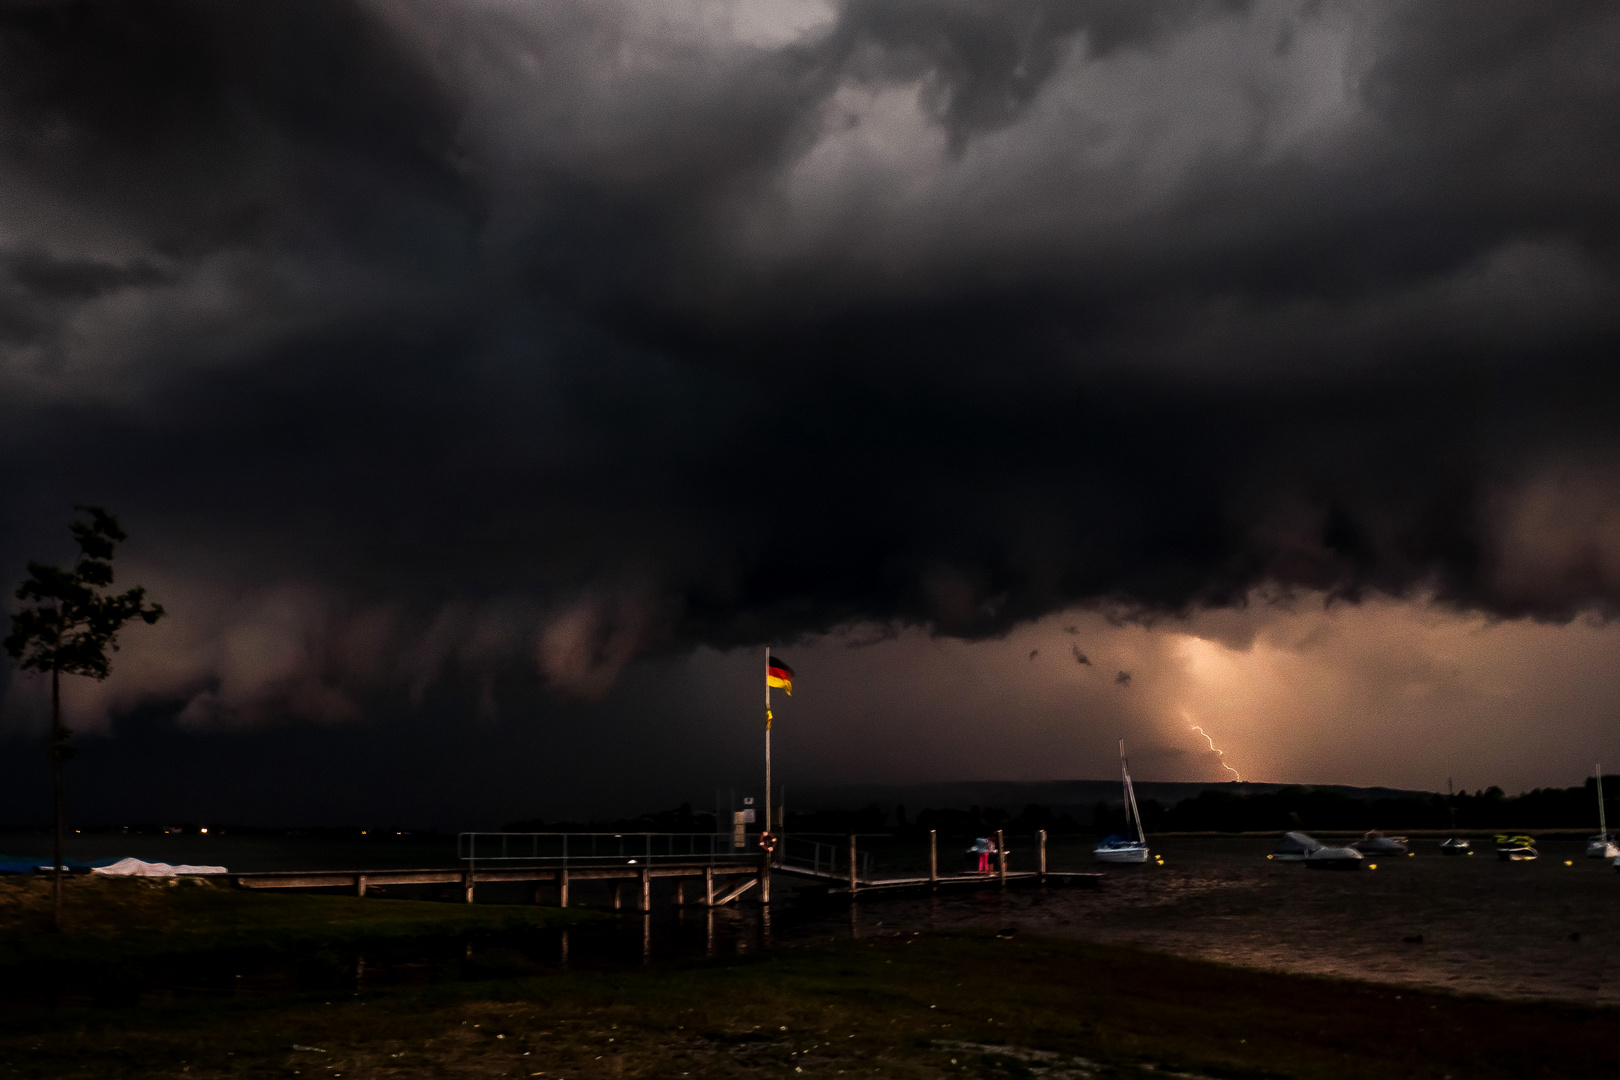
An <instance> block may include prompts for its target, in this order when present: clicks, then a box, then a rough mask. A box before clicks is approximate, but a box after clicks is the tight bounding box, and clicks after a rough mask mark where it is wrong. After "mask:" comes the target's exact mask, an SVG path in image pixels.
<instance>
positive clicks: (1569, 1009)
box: [0, 890, 1620, 1080]
mask: <svg viewBox="0 0 1620 1080" xmlns="http://www.w3.org/2000/svg"><path fill="white" fill-rule="evenodd" d="M201 892H202V890H199V891H198V894H199V895H200V894H201ZM161 895H162V894H160V896H161ZM226 896H227V900H226V901H225V902H226V903H229V902H231V901H230V899H229V894H226ZM182 897H186V898H185V899H184V900H182V899H181V898H182ZM174 899H175V902H176V903H181V904H189V903H192V902H193V901H192V900H191V898H190V897H188V896H186V894H184V893H178V892H177V893H175V894H174ZM286 900H288V901H301V900H308V901H320V903H319V904H317V905H314V906H312V907H311V908H310V910H311V911H314V910H316V908H319V909H320V910H321V911H322V912H323V916H322V917H324V918H325V919H326V920H327V922H328V923H337V924H341V923H343V922H344V921H346V918H348V917H352V918H353V919H355V920H357V921H358V922H366V921H368V920H372V919H384V920H385V921H387V920H388V919H390V918H392V917H391V916H388V915H386V914H382V915H377V914H372V912H371V911H370V910H367V909H368V908H377V909H386V908H388V907H391V906H393V905H396V904H398V905H402V909H403V908H409V907H416V906H418V905H414V904H409V903H408V902H404V901H388V900H381V901H377V900H364V901H361V900H352V899H348V898H342V897H288V898H286ZM209 902H211V901H209ZM159 906H161V902H159ZM302 906H303V905H302V904H297V903H294V904H291V907H292V908H299V907H302ZM430 906H435V907H440V908H441V909H443V910H444V914H445V917H446V918H461V917H478V918H486V919H496V920H499V919H515V918H518V917H519V916H517V915H515V914H514V913H516V912H532V913H535V914H534V915H531V916H530V917H545V916H543V915H541V914H540V911H542V910H543V909H538V910H537V909H533V908H506V909H503V908H498V907H494V906H491V907H489V908H486V909H484V911H483V912H478V914H477V915H476V916H463V915H462V914H457V915H455V916H452V915H451V914H450V912H451V911H452V910H454V911H456V912H458V913H464V912H465V911H466V909H465V908H464V907H463V906H461V905H430ZM345 909H346V910H345ZM267 910H268V909H267ZM474 910H475V912H476V911H477V909H474ZM553 914H554V915H555V914H557V913H553ZM312 918H313V917H311V919H304V920H301V921H299V920H294V921H298V922H299V925H302V926H303V927H304V931H302V932H308V929H309V922H310V921H312ZM30 933H33V932H32V931H30ZM4 936H5V937H11V936H12V933H10V932H8V933H6V934H5V935H4ZM10 975H11V973H8V972H3V971H0V977H5V978H9V977H10ZM1175 1073H1181V1074H1184V1075H1185V1074H1192V1075H1195V1076H1205V1077H1301V1078H1307V1077H1368V1078H1373V1077H1377V1078H1386V1077H1432V1078H1434V1080H1443V1078H1445V1077H1452V1078H1454V1080H1463V1078H1465V1077H1468V1078H1474V1077H1504V1078H1506V1077H1514V1078H1524V1077H1588V1076H1590V1077H1598V1076H1615V1075H1620V1013H1617V1012H1614V1011H1608V1010H1595V1009H1582V1008H1579V1007H1575V1006H1568V1005H1550V1004H1517V1003H1510V1002H1502V1001H1491V1000H1482V999H1469V998H1456V997H1450V996H1447V995H1443V994H1430V993H1422V992H1413V991H1411V990H1407V989H1404V988H1392V987H1379V986H1371V985H1364V984H1354V983H1344V982H1333V981H1328V980H1314V979H1303V978H1298V977H1291V976H1283V975H1272V974H1266V973H1260V972H1249V971H1242V970H1238V969H1233V968H1228V967H1223V966H1220V965H1215V964H1205V963H1196V962H1190V961H1182V960H1176V959H1172V958H1168V957H1162V956H1156V955H1152V954H1146V953H1140V952H1136V951H1133V950H1130V949H1122V948H1113V947H1103V946H1095V945H1088V944H1084V943H1080V942H1073V941H1058V940H1052V939H1041V938H1030V937H1026V936H1022V935H1020V936H1017V937H1013V938H1011V939H1010V940H1002V939H998V938H996V937H992V936H987V935H984V936H981V935H897V936H890V937H883V938H876V939H869V940H862V941H841V942H830V943H819V944H808V945H794V946H787V947H778V948H776V949H774V950H772V951H770V952H768V953H766V954H763V955H762V956H760V957H758V958H753V959H749V960H747V961H738V962H732V963H727V964H713V965H707V966H700V967H689V968H655V969H651V970H647V971H637V972H629V973H624V972H621V973H587V972H562V971H552V972H545V973H540V974H528V975H525V976H524V977H520V978H506V979H492V980H489V981H483V982H456V983H443V984H437V985H431V986H426V987H417V988H411V989H395V990H384V991H376V992H367V993H364V994H356V993H353V992H344V993H341V994H333V993H330V992H327V993H321V994H316V995H309V994H305V995H297V994H288V995H284V996H280V997H275V998H257V999H249V1000H242V1001H225V1002H220V1001H213V1002H207V1003H201V1004H170V1005H164V1006H147V1007H140V1008H111V1009H90V1008H80V1009H66V1010H57V1011H49V1012H46V1011H37V1010H36V1011H30V1012H12V1013H10V1014H7V1015H3V1016H0V1077H11V1076H15V1077H98V1078H99V1077H129V1078H137V1077H160V1076H162V1077H187V1078H191V1077H227V1076H229V1077H249V1078H256V1077H294V1076H296V1077H300V1078H310V1077H350V1078H371V1077H377V1078H381V1077H410V1078H415V1077H422V1078H427V1077H469V1078H470V1077H520V1076H521V1077H543V1078H546V1080H571V1078H577V1080H594V1078H618V1077H660V1078H661V1077H682V1076H689V1077H706V1078H721V1080H724V1078H732V1077H738V1078H742V1077H767V1076H770V1077H775V1076H781V1077H792V1078H794V1080H798V1078H800V1077H829V1078H831V1077H848V1078H851V1080H853V1078H855V1077H894V1078H913V1077H915V1078H934V1077H963V1078H992V1077H993V1078H1010V1077H1033V1076H1040V1077H1044V1078H1046V1080H1065V1078H1081V1077H1146V1076H1155V1075H1156V1076H1163V1075H1166V1074H1175Z"/></svg>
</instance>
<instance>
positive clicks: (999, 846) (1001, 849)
mask: <svg viewBox="0 0 1620 1080" xmlns="http://www.w3.org/2000/svg"><path fill="white" fill-rule="evenodd" d="M996 861H997V864H998V865H999V867H1000V873H1001V887H1002V888H1003V889H1005V888H1006V887H1007V837H1006V836H1005V835H1004V834H1003V833H1002V831H1001V830H1000V829H997V830H996Z"/></svg>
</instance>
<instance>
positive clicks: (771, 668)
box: [765, 656, 793, 697]
mask: <svg viewBox="0 0 1620 1080" xmlns="http://www.w3.org/2000/svg"><path fill="white" fill-rule="evenodd" d="M765 685H766V686H779V687H781V688H782V689H783V690H785V691H787V696H788V697H792V696H793V669H792V668H790V667H788V666H787V665H786V664H784V663H782V661H780V660H778V659H777V658H776V657H774V656H773V657H771V658H770V659H768V660H766V661H765Z"/></svg>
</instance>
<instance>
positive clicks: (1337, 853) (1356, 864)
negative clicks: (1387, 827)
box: [1305, 847, 1363, 870]
mask: <svg viewBox="0 0 1620 1080" xmlns="http://www.w3.org/2000/svg"><path fill="white" fill-rule="evenodd" d="M1362 862H1363V858H1362V855H1361V852H1359V851H1357V850H1356V849H1355V848H1353V847H1319V848H1317V849H1316V850H1315V851H1313V852H1311V853H1310V854H1309V855H1306V856H1305V866H1306V867H1307V868H1308V869H1311V870H1360V869H1361V864H1362Z"/></svg>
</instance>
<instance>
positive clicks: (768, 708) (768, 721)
mask: <svg viewBox="0 0 1620 1080" xmlns="http://www.w3.org/2000/svg"><path fill="white" fill-rule="evenodd" d="M765 831H766V832H770V831H771V647H770V646H769V645H767V646H765Z"/></svg>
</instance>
